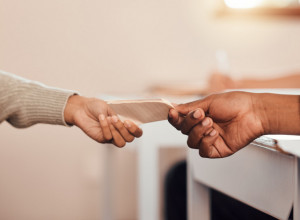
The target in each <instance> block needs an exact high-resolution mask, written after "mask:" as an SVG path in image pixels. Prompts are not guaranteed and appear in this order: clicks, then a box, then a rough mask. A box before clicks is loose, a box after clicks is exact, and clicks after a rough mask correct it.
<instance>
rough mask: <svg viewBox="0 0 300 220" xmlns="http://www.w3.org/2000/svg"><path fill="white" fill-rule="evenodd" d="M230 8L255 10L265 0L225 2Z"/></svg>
mask: <svg viewBox="0 0 300 220" xmlns="http://www.w3.org/2000/svg"><path fill="white" fill-rule="evenodd" d="M224 1H225V4H226V5H227V6H228V7H230V8H254V7H257V6H259V5H261V3H262V1H263V0H224Z"/></svg>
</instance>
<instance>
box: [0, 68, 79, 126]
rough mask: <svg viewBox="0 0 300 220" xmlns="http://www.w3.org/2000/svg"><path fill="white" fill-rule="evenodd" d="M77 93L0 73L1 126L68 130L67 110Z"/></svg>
mask: <svg viewBox="0 0 300 220" xmlns="http://www.w3.org/2000/svg"><path fill="white" fill-rule="evenodd" d="M74 94H75V92H73V91H69V90H62V89H56V88H51V87H48V86H45V85H43V84H41V83H38V82H34V81H30V80H26V79H24V78H21V77H18V76H16V75H13V74H10V73H6V72H3V71H0V123H1V122H3V121H4V120H6V121H7V122H9V123H10V124H12V125H13V126H14V127H18V128H25V127H29V126H31V125H34V124H37V123H45V124H56V125H65V126H67V124H66V122H65V120H64V109H65V106H66V103H67V101H68V98H69V97H70V96H72V95H74Z"/></svg>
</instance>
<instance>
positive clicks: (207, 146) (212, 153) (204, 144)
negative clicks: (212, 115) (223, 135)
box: [199, 129, 222, 158]
mask: <svg viewBox="0 0 300 220" xmlns="http://www.w3.org/2000/svg"><path fill="white" fill-rule="evenodd" d="M218 137H219V133H218V131H217V130H215V129H213V130H212V131H211V132H210V133H209V135H208V136H205V137H203V138H202V140H201V142H200V145H199V155H200V156H201V157H205V158H220V157H222V155H221V154H220V152H219V151H218V148H216V147H215V143H216V141H217V140H218Z"/></svg>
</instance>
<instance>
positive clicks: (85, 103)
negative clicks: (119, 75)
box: [0, 71, 142, 147]
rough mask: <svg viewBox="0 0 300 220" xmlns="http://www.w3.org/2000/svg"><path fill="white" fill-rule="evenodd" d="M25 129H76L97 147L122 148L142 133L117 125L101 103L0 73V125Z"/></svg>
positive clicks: (124, 124)
mask: <svg viewBox="0 0 300 220" xmlns="http://www.w3.org/2000/svg"><path fill="white" fill-rule="evenodd" d="M4 120H6V121H7V122H9V123H10V124H12V125H13V126H14V127H18V128H25V127H29V126H31V125H34V124H37V123H45V124H56V125H65V126H67V125H76V126H77V127H79V128H80V129H81V130H82V131H83V132H85V133H86V134H87V135H88V136H89V137H91V138H92V139H94V140H96V141H97V142H99V143H113V144H114V145H116V146H118V147H123V146H124V145H125V144H126V142H131V141H133V140H134V138H135V137H140V136H141V135H142V130H141V129H140V128H139V127H138V126H136V125H135V124H134V123H132V122H130V121H126V122H125V123H123V122H121V121H120V120H119V119H118V117H117V116H116V115H115V113H114V112H113V111H112V110H111V109H110V108H109V106H108V105H107V104H106V102H104V101H103V100H99V99H95V98H86V97H82V96H79V95H76V94H75V92H73V91H68V90H62V89H57V88H52V87H48V86H45V85H43V84H40V83H38V82H33V81H30V80H26V79H23V78H21V77H18V76H15V75H13V74H10V73H5V72H1V71H0V123H1V122H3V121H4Z"/></svg>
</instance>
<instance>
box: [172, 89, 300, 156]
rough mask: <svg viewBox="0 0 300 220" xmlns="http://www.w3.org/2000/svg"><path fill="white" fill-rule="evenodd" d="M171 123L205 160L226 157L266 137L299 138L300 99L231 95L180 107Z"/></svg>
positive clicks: (212, 97)
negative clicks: (292, 135)
mask: <svg viewBox="0 0 300 220" xmlns="http://www.w3.org/2000/svg"><path fill="white" fill-rule="evenodd" d="M169 121H170V123H171V124H172V125H173V126H174V127H176V128H177V129H179V130H181V131H182V133H184V134H187V135H188V136H189V137H188V145H189V146H190V147H192V148H197V149H199V153H200V155H201V156H203V157H212V158H216V157H226V156H229V155H231V154H233V153H235V152H237V151H238V150H240V149H241V148H243V147H245V146H246V145H247V144H249V143H250V142H251V141H253V140H254V139H256V138H257V137H259V136H261V135H264V134H294V135H300V96H293V95H276V94H254V93H245V92H230V93H223V94H215V95H211V96H208V97H207V98H205V99H203V100H199V101H195V102H191V103H187V104H183V105H179V106H177V107H176V109H175V110H171V111H170V114H169Z"/></svg>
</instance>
